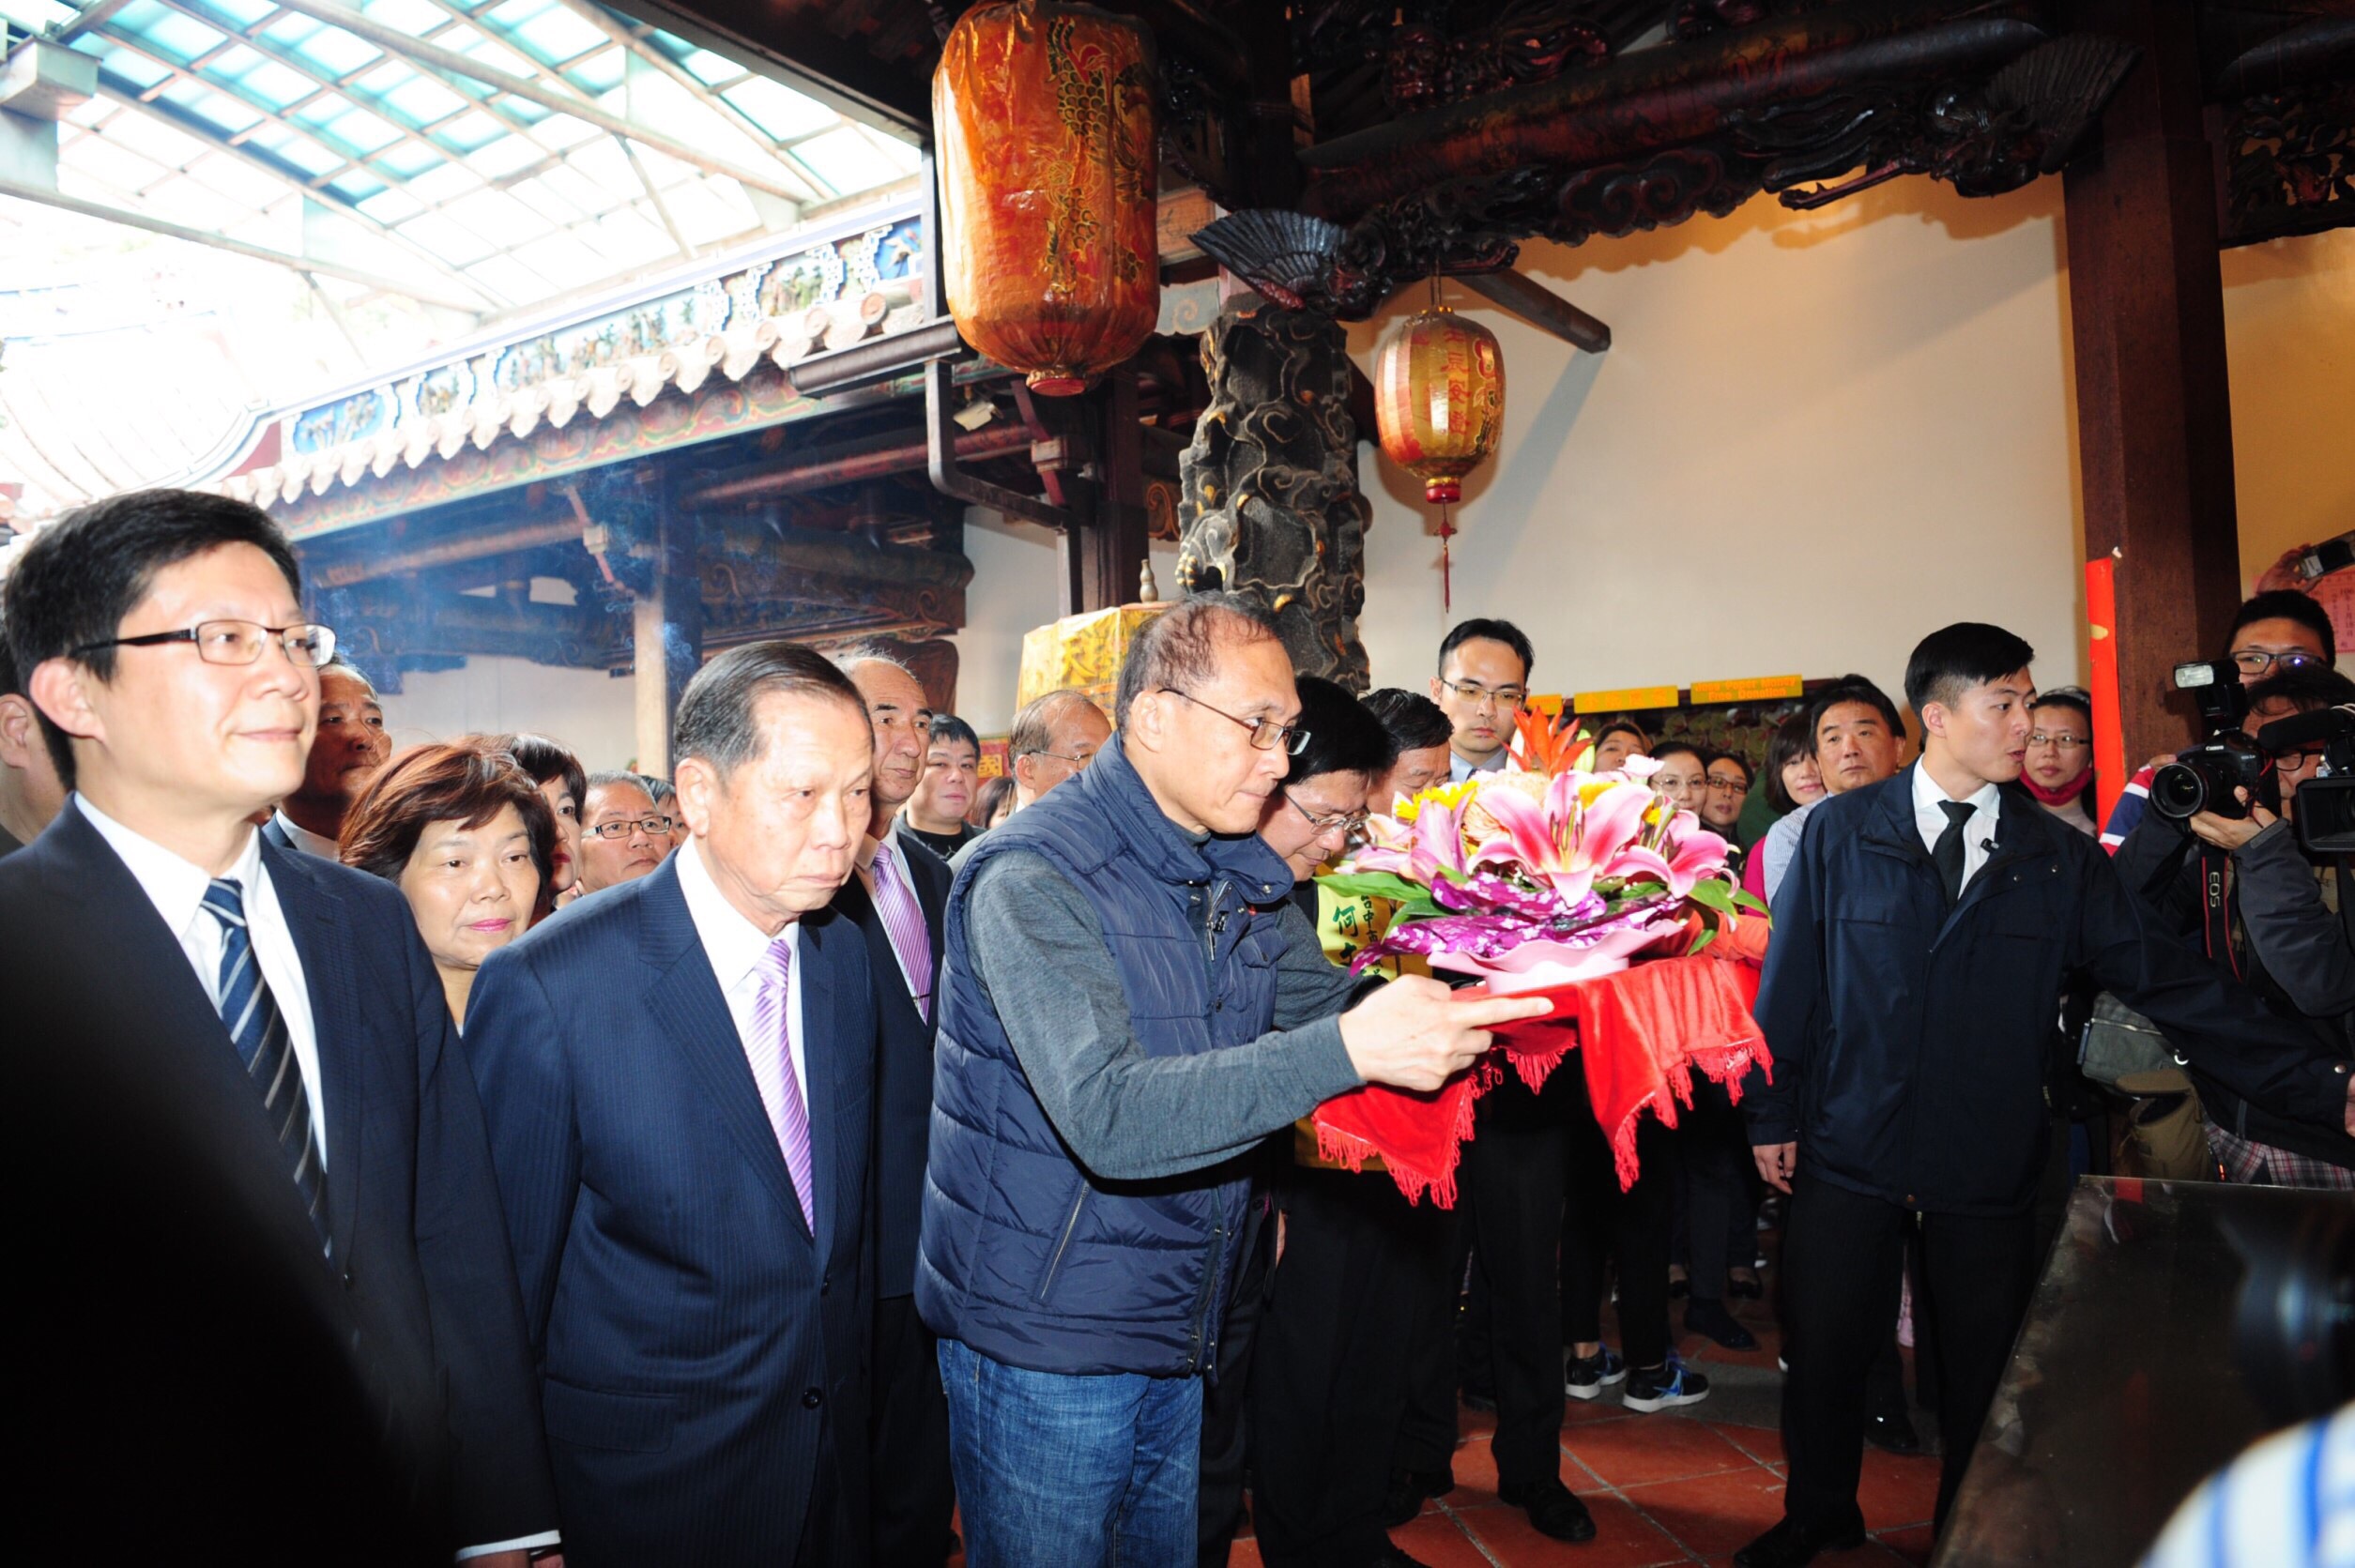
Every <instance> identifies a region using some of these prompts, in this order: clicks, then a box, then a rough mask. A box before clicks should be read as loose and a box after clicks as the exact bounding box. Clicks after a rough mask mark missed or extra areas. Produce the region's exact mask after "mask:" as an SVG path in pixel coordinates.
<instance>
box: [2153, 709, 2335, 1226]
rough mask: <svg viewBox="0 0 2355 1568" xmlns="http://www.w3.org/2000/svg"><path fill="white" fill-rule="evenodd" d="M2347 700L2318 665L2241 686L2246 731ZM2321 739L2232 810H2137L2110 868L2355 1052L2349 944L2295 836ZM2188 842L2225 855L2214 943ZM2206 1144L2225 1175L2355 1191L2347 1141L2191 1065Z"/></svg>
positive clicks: (2266, 993) (2285, 759) (2257, 985)
mask: <svg viewBox="0 0 2355 1568" xmlns="http://www.w3.org/2000/svg"><path fill="white" fill-rule="evenodd" d="M2345 704H2355V681H2350V680H2348V679H2347V677H2345V676H2343V675H2340V674H2339V673H2338V672H2337V671H2335V670H2331V669H2326V668H2323V667H2321V666H2319V665H2312V666H2308V667H2307V668H2304V669H2299V670H2292V671H2289V672H2287V673H2286V674H2283V675H2278V676H2274V677H2271V678H2270V679H2267V680H2264V681H2261V682H2259V683H2258V684H2256V686H2253V687H2251V688H2250V689H2249V728H2250V729H2251V730H2252V731H2255V730H2258V729H2261V728H2263V727H2264V726H2265V725H2266V724H2268V723H2272V722H2273V721H2275V720H2277V719H2284V718H2287V717H2289V716H2290V715H2292V714H2297V713H2310V712H2313V711H2314V710H2315V709H2317V708H2333V707H2338V706H2341V705H2345ZM2320 752H2321V746H2320V743H2319V742H2317V743H2315V744H2314V745H2311V746H2305V747H2301V748H2298V749H2297V750H2294V751H2289V752H2284V753H2281V754H2277V755H2275V756H2274V757H2273V758H2272V759H2271V762H2272V766H2271V769H2270V771H2269V772H2268V773H2267V775H2266V778H2265V781H2264V783H2263V784H2261V785H2260V786H2259V789H2258V798H2257V799H2255V800H2249V799H2248V792H2247V791H2246V790H2243V791H2240V795H2241V798H2242V799H2243V800H2245V801H2247V806H2248V811H2247V814H2246V815H2244V816H2223V815H2219V814H2216V813H2213V812H2201V813H2199V814H2197V815H2195V816H2193V817H2191V818H2189V819H2188V820H2181V821H2179V820H2176V819H2174V818H2171V817H2165V816H2162V815H2160V814H2158V813H2157V812H2147V813H2145V814H2144V815H2143V819H2142V821H2141V822H2140V823H2139V824H2137V825H2136V827H2135V829H2134V830H2133V832H2132V833H2129V834H2128V835H2127V837H2126V842H2125V843H2124V844H2122V845H2119V846H2118V874H2119V875H2121V876H2123V877H2125V878H2126V882H2127V885H2128V886H2129V887H2131V888H2133V889H2135V890H2136V891H2139V892H2141V893H2142V894H2143V896H2144V898H2145V899H2146V901H2147V902H2149V903H2150V904H2151V905H2153V906H2155V907H2156V908H2158V909H2159V910H2160V912H2161V913H2162V914H2164V915H2165V916H2166V917H2167V919H2168V920H2169V921H2171V922H2172V923H2173V924H2174V925H2175V926H2176V927H2177V928H2178V929H2179V930H2182V931H2183V932H2185V933H2186V934H2187V935H2191V936H2195V937H2199V939H2200V940H2201V941H2202V943H2203V945H2204V946H2206V947H2208V948H2209V949H2210V957H2212V958H2215V959H2216V960H2217V961H2218V962H2220V963H2223V964H2225V965H2226V966H2227V967H2229V968H2230V969H2231V970H2232V971H2233V973H2234V974H2236V975H2237V976H2238V977H2239V978H2240V980H2241V981H2243V982H2246V983H2247V984H2248V985H2250V986H2251V987H2252V988H2253V989H2255V990H2256V992H2257V993H2258V994H2259V995H2261V996H2263V997H2265V998H2266V1000H2267V1001H2268V1002H2269V1003H2271V1005H2272V1007H2273V1010H2274V1011H2275V1012H2280V1013H2283V1014H2285V1015H2287V1016H2292V1017H2300V1018H2312V1019H2316V1020H2318V1021H2322V1022H2324V1023H2326V1024H2327V1026H2328V1027H2329V1028H2330V1029H2331V1031H2332V1035H2333V1037H2334V1038H2335V1039H2336V1040H2337V1041H2338V1042H2339V1043H2340V1044H2341V1046H2342V1048H2344V1049H2347V1053H2348V1056H2349V1058H2350V1059H2355V951H2350V950H2349V948H2348V946H2347V928H2346V926H2345V925H2343V924H2342V923H2341V922H2340V919H2339V915H2338V912H2337V905H2338V899H2339V897H2340V896H2341V893H2340V890H2338V889H2337V887H2336V885H2335V876H2334V874H2333V873H2332V870H2331V869H2330V868H2329V867H2328V866H2322V865H2317V864H2316V863H2314V862H2313V861H2311V860H2307V858H2306V856H2305V853H2304V851H2303V850H2302V849H2301V847H2300V845H2299V843H2298V832H2297V826H2296V823H2297V812H2298V786H2299V785H2300V784H2303V783H2304V782H2305V781H2306V780H2308V779H2310V778H2312V777H2314V775H2315V772H2316V766H2317V762H2318V761H2319V760H2320ZM2195 838H2196V839H2197V840H2198V841H2200V842H2201V843H2204V844H2206V845H2210V846H2211V848H2213V849H2214V850H2216V851H2218V852H2220V853H2221V854H2223V855H2224V856H2225V857H2227V860H2226V863H2227V866H2228V868H2229V869H2228V873H2227V875H2226V878H2225V885H2226V888H2227V890H2228V891H2227V893H2226V913H2227V916H2228V921H2227V922H2226V923H2225V926H2224V929H2225V932H2226V933H2227V935H2226V936H2225V951H2223V952H2216V951H2212V950H2213V946H2214V943H2213V942H2212V940H2210V939H2209V938H2206V937H2204V936H2199V934H2200V933H2201V932H2202V931H2203V928H2204V926H2205V924H2206V921H2205V919H2204V916H2205V913H2206V911H2205V910H2204V908H2203V906H2202V902H2201V898H2202V894H2201V889H2202V885H2203V879H2202V877H2201V875H2200V860H2199V858H2198V857H2197V856H2195V855H2194V854H2192V853H2191V851H2192V849H2193V841H2194V839H2195ZM2192 1074H2193V1079H2194V1082H2195V1083H2196V1084H2197V1085H2198V1086H2199V1091H2200V1105H2201V1109H2202V1111H2203V1113H2204V1115H2205V1116H2206V1119H2207V1121H2208V1141H2209V1146H2210V1149H2213V1150H2214V1152H2215V1154H2216V1158H2217V1160H2218V1162H2219V1163H2220V1164H2221V1165H2223V1166H2224V1168H2225V1175H2227V1176H2229V1177H2230V1178H2231V1179H2232V1180H2235V1181H2250V1182H2257V1183H2261V1184H2264V1185H2267V1186H2275V1187H2324V1188H2332V1189H2336V1190H2340V1191H2355V1137H2349V1136H2347V1134H2345V1133H2344V1132H2333V1131H2331V1130H2329V1129H2326V1128H2321V1127H2316V1126H2312V1125H2309V1124H2307V1123H2304V1122H2298V1121H2291V1120H2289V1119H2286V1118H2284V1117H2279V1116H2275V1115H2273V1114H2272V1113H2271V1112H2270V1111H2266V1110H2264V1109H2262V1108H2261V1107H2258V1106H2256V1105H2253V1104H2249V1103H2248V1102H2247V1101H2245V1100H2242V1099H2241V1098H2240V1096H2238V1095H2236V1094H2234V1093H2233V1092H2232V1091H2231V1090H2230V1089H2227V1088H2225V1087H2224V1086H2223V1085H2221V1084H2218V1083H2215V1082H2214V1081H2213V1080H2211V1079H2210V1078H2208V1077H2207V1076H2206V1075H2205V1074H2202V1073H2200V1072H2199V1071H2198V1068H2197V1067H2196V1066H2194V1067H2193V1069H2192Z"/></svg>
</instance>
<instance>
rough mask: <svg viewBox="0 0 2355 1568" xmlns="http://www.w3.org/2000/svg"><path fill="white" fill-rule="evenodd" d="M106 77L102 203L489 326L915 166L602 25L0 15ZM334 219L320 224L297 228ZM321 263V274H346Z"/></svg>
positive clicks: (159, 12) (305, 13)
mask: <svg viewBox="0 0 2355 1568" xmlns="http://www.w3.org/2000/svg"><path fill="white" fill-rule="evenodd" d="M0 16H5V17H6V18H7V19H8V22H9V23H11V24H12V25H13V26H14V27H16V28H17V29H18V30H20V31H25V32H31V33H34V34H36V35H45V36H47V37H49V38H53V39H55V40H57V41H60V42H63V43H65V44H67V45H69V47H71V48H74V49H77V50H79V51H81V52H82V53H84V54H87V55H90V56H91V57H92V58H94V59H96V60H97V61H98V63H99V97H98V98H97V99H93V100H92V101H91V103H90V104H89V105H86V106H84V109H83V110H78V111H76V112H73V113H70V114H68V115H67V116H66V117H65V119H64V121H63V122H62V124H61V125H60V128H59V130H60V135H59V186H60V189H61V190H65V191H66V192H67V193H69V194H70V195H73V196H76V197H78V198H80V199H82V200H84V201H87V202H95V203H99V204H101V205H103V206H119V207H121V208H123V209H125V210H127V211H129V212H131V213H133V214H135V215H137V216H139V217H144V218H148V219H163V220H168V221H173V222H177V223H182V224H187V225H189V226H192V227H198V228H202V229H205V230H208V231H211V232H214V233H219V234H223V235H228V234H236V235H238V236H248V235H251V234H255V233H280V232H285V231H287V229H288V225H289V224H290V223H293V224H294V228H295V230H296V231H297V232H298V234H299V236H300V237H299V238H298V241H297V242H298V243H299V244H302V245H305V246H310V245H311V244H312V243H313V234H314V231H318V224H319V221H320V220H321V218H322V217H324V218H328V219H331V220H333V224H332V232H333V245H332V257H333V260H334V261H335V262H336V263H338V264H339V265H340V266H343V267H344V268H345V269H346V271H347V273H348V274H352V275H358V276H362V277H366V278H370V279H375V280H381V281H382V282H385V283H386V284H387V285H389V286H390V288H391V289H392V290H393V291H395V292H399V291H403V290H406V291H411V292H412V293H413V297H416V298H419V299H421V300H428V301H430V302H432V303H435V304H436V305H439V306H442V307H444V308H453V307H463V308H464V309H465V310H466V312H469V313H470V314H472V315H473V316H474V317H475V318H476V319H477V321H478V322H479V321H480V320H482V319H483V318H487V317H492V316H498V315H504V314H507V313H509V312H518V311H523V310H527V309H529V308H532V307H535V306H539V305H542V304H544V303H546V302H548V301H550V300H552V299H554V298H557V297H560V296H564V295H569V294H572V293H574V292H578V291H583V290H591V289H597V288H602V287H607V286H610V285H611V284H613V283H614V282H618V281H619V280H621V279H624V278H627V277H629V276H632V275H634V274H635V273H638V272H641V271H644V270H645V269H647V268H648V267H650V266H662V265H664V264H665V262H668V261H675V260H679V259H683V258H685V257H688V256H691V255H694V254H697V253H699V252H701V251H705V250H708V249H710V248H711V247H713V246H717V245H722V244H727V243H731V242H734V241H737V240H741V239H746V238H749V237H751V236H754V235H756V234H758V233H761V232H766V231H773V230H786V229H789V228H791V227H792V226H793V225H794V224H795V223H796V222H797V221H799V218H800V214H801V212H802V211H803V208H806V207H809V206H815V205H817V204H820V203H823V204H829V205H832V204H835V203H838V202H839V201H841V200H842V199H844V198H849V197H856V196H859V195H862V194H864V193H866V192H869V191H879V190H881V189H882V188H885V187H890V186H895V185H896V184H898V183H899V182H900V181H902V180H904V179H906V178H908V177H909V176H910V175H913V174H914V173H915V172H916V169H917V166H918V159H917V154H916V152H915V150H914V149H913V148H911V147H909V146H908V145H905V144H904V143H902V142H899V141H897V140H895V139H894V138H892V137H889V136H885V135H882V134H879V133H878V132H877V131H876V130H875V129H871V128H869V127H865V126H862V125H857V124H854V123H852V122H851V121H850V120H849V119H848V118H846V117H845V116H844V115H843V114H838V113H837V112H836V111H834V110H833V108H831V107H829V106H827V105H825V104H823V103H820V102H818V100H816V99H812V98H809V97H807V96H806V95H804V94H802V93H799V92H796V91H794V90H793V89H792V88H791V87H789V86H787V85H785V84H783V83H780V82H777V81H775V80H773V79H772V78H769V77H766V76H762V75H758V74H757V73H755V72H753V71H750V70H748V69H745V68H743V67H742V66H740V65H739V64H737V63H736V62H735V61H733V60H731V59H729V58H727V57H726V56H725V55H722V54H719V53H713V52H711V51H710V50H707V49H703V48H701V47H699V46H697V45H695V44H692V43H690V42H688V41H687V40H686V39H684V38H679V37H676V36H674V35H672V34H670V33H666V32H664V31H663V30H661V29H660V28H656V27H651V26H649V25H647V24H645V23H639V22H636V21H634V20H632V19H629V18H626V17H623V16H621V15H620V14H619V13H617V12H614V11H611V10H608V9H606V8H604V7H603V6H600V5H598V4H597V3H596V0H362V3H360V4H359V5H357V6H354V5H353V4H352V3H351V0H120V3H116V0H0ZM290 214H291V215H295V217H299V216H300V215H303V214H311V215H312V216H311V217H310V218H308V219H305V220H303V221H300V222H296V221H295V217H289V216H288V215H290ZM323 254H324V253H323Z"/></svg>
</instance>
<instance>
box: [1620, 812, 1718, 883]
mask: <svg viewBox="0 0 2355 1568" xmlns="http://www.w3.org/2000/svg"><path fill="white" fill-rule="evenodd" d="M1661 842H1662V844H1663V845H1665V847H1666V848H1667V851H1668V853H1667V854H1665V855H1663V854H1661V853H1660V851H1659V850H1658V849H1652V848H1648V847H1646V846H1645V845H1640V844H1630V845H1628V846H1627V847H1626V848H1624V849H1622V850H1620V851H1619V853H1618V854H1617V855H1615V856H1613V858H1612V860H1611V863H1610V864H1609V865H1608V866H1607V867H1605V868H1604V870H1603V873H1602V875H1605V876H1613V877H1618V878H1620V879H1621V880H1626V879H1628V878H1630V877H1639V876H1644V877H1650V878H1652V879H1653V880H1655V881H1658V882H1660V883H1662V884H1663V885H1665V886H1666V887H1667V889H1668V891H1669V895H1670V896H1671V897H1673V898H1683V897H1685V896H1686V895H1687V894H1688V893H1690V892H1691V891H1692V889H1693V885H1694V884H1695V883H1697V882H1700V881H1702V880H1703V879H1705V878H1706V877H1710V876H1718V875H1723V873H1724V871H1725V855H1726V851H1727V850H1728V849H1729V848H1731V847H1732V846H1731V845H1728V844H1727V843H1726V842H1725V840H1724V839H1722V838H1720V837H1719V836H1718V835H1717V834H1715V833H1713V832H1710V831H1709V830H1707V829H1705V828H1703V827H1701V826H1700V819H1699V818H1698V817H1696V816H1694V815H1693V814H1692V813H1690V812H1687V811H1680V812H1678V813H1677V814H1675V815H1674V817H1672V818H1671V819H1670V820H1669V823H1668V828H1667V832H1666V834H1665V836H1664V837H1663V839H1662V841H1661Z"/></svg>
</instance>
